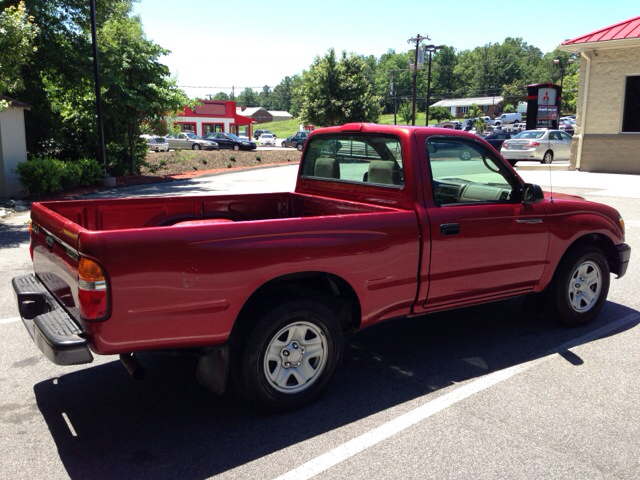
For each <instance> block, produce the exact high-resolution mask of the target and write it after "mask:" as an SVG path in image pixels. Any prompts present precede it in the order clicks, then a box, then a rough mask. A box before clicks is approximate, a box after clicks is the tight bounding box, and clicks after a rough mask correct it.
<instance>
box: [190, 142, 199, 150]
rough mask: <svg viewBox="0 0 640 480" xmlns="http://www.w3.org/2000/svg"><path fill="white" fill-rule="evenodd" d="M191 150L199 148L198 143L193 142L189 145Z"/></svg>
mask: <svg viewBox="0 0 640 480" xmlns="http://www.w3.org/2000/svg"><path fill="white" fill-rule="evenodd" d="M191 150H200V145H198V144H197V143H194V144H193V146H192V147H191Z"/></svg>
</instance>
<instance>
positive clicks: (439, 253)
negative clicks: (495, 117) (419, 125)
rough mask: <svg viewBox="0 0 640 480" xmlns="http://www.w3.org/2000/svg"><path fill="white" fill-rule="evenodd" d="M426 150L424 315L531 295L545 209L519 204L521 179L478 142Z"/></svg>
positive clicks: (438, 140) (540, 259)
mask: <svg viewBox="0 0 640 480" xmlns="http://www.w3.org/2000/svg"><path fill="white" fill-rule="evenodd" d="M425 148H426V149H427V158H428V162H429V168H430V170H431V186H430V187H431V188H429V186H428V185H425V187H426V188H425V190H430V191H431V198H430V200H427V202H428V205H427V210H428V216H429V226H428V227H429V232H428V231H424V232H423V234H424V235H425V236H427V235H429V234H430V239H431V245H430V249H431V252H430V253H431V254H430V258H429V260H428V261H429V266H428V272H429V273H428V288H427V290H428V292H427V293H426V298H425V297H424V295H423V296H422V298H423V300H424V305H423V306H424V307H425V309H431V308H432V307H434V308H442V307H455V306H458V305H464V304H466V303H472V302H473V303H475V302H477V301H479V300H487V301H490V300H492V299H498V298H501V297H506V296H508V295H513V294H517V293H525V292H528V291H530V290H531V289H532V288H533V286H534V285H535V284H536V283H537V282H538V281H539V279H540V277H541V276H542V273H543V270H544V267H545V262H546V255H547V247H548V243H549V231H548V228H547V222H546V213H545V208H544V202H539V203H533V204H529V203H523V202H522V201H521V189H522V185H521V182H520V180H519V179H518V178H517V176H515V175H514V174H513V172H512V171H511V170H510V169H508V168H507V167H506V166H505V165H504V164H503V162H502V160H501V159H499V158H498V157H496V156H495V154H494V153H492V151H490V150H489V149H488V148H486V147H485V146H484V145H482V144H480V143H479V142H474V141H472V140H470V139H462V138H455V137H444V136H443V137H429V138H428V139H427V140H426V145H425ZM463 158H464V160H463ZM425 194H426V195H425V197H426V198H429V194H428V192H425ZM425 230H426V229H425ZM425 267H426V266H425V265H423V271H424V268H425ZM421 291H422V292H424V291H425V290H424V289H422V290H421Z"/></svg>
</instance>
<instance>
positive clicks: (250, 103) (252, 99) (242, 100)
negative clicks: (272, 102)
mask: <svg viewBox="0 0 640 480" xmlns="http://www.w3.org/2000/svg"><path fill="white" fill-rule="evenodd" d="M236 104H237V105H238V106H241V107H257V106H258V105H259V100H258V94H256V92H255V90H253V88H250V87H247V88H245V89H244V90H243V91H242V92H241V93H240V95H238V96H237V97H236Z"/></svg>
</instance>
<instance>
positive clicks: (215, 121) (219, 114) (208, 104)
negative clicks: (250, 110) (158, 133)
mask: <svg viewBox="0 0 640 480" xmlns="http://www.w3.org/2000/svg"><path fill="white" fill-rule="evenodd" d="M201 102H202V103H201V104H200V105H198V106H196V107H193V108H190V107H185V109H184V112H182V113H180V114H178V120H177V121H175V122H174V124H176V125H179V126H180V129H181V130H182V131H183V132H193V133H195V134H196V135H201V136H205V135H207V134H208V133H212V132H226V133H234V134H236V135H246V136H248V137H250V136H251V134H252V127H251V125H252V124H254V123H256V121H255V120H252V119H250V118H248V117H245V116H243V115H238V114H237V112H236V102H234V101H225V100H201Z"/></svg>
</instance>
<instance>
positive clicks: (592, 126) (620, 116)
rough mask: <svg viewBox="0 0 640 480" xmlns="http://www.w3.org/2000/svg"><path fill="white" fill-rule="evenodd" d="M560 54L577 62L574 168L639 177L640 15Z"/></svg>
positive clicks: (582, 38) (589, 35)
mask: <svg viewBox="0 0 640 480" xmlns="http://www.w3.org/2000/svg"><path fill="white" fill-rule="evenodd" d="M558 49H560V50H563V51H566V52H571V53H573V54H574V55H576V56H579V57H580V77H579V85H578V101H577V105H576V106H577V117H576V128H575V132H576V133H575V135H574V137H573V147H572V153H571V166H572V168H575V169H579V170H584V171H589V172H609V173H634V174H640V157H639V156H638V154H637V152H638V151H640V16H638V17H634V18H630V19H628V20H625V21H623V22H619V23H616V24H615V25H611V26H608V27H604V28H601V29H599V30H596V31H595V32H591V33H587V34H585V35H580V36H579V37H576V38H573V39H571V40H567V41H565V42H563V43H562V45H560V46H559V47H558Z"/></svg>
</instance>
